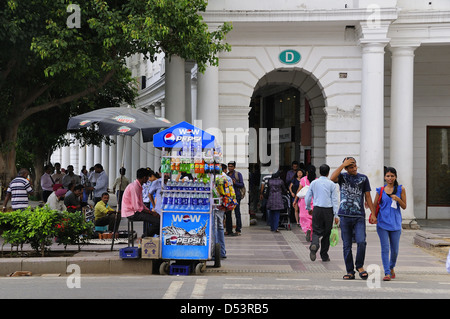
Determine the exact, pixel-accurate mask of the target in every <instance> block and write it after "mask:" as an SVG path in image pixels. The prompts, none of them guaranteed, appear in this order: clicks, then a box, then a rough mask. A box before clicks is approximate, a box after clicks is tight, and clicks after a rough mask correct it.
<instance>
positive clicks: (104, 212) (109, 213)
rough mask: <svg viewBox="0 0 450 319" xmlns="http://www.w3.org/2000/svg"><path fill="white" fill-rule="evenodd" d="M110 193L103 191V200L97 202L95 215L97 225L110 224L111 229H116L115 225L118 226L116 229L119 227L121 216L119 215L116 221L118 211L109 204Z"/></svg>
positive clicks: (109, 228)
mask: <svg viewBox="0 0 450 319" xmlns="http://www.w3.org/2000/svg"><path fill="white" fill-rule="evenodd" d="M108 201H109V194H108V193H103V194H102V197H101V200H100V201H99V202H98V203H97V204H95V210H94V216H95V222H94V224H95V226H106V225H108V230H109V231H114V225H115V226H116V229H115V231H116V232H117V230H118V229H119V225H120V217H119V216H117V219H118V220H117V221H116V214H117V213H116V211H115V210H114V209H112V208H111V207H110V206H109V205H108Z"/></svg>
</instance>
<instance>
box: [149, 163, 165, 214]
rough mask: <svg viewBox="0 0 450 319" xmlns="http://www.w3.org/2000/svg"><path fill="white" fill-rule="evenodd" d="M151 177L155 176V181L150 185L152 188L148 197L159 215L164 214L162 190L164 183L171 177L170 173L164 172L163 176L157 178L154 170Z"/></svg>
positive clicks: (153, 209) (154, 210)
mask: <svg viewBox="0 0 450 319" xmlns="http://www.w3.org/2000/svg"><path fill="white" fill-rule="evenodd" d="M150 178H151V179H152V178H153V183H152V185H151V186H150V190H149V192H148V197H149V199H150V203H151V204H152V207H153V208H152V211H153V212H156V213H158V214H159V215H161V214H162V195H161V190H162V186H163V183H164V184H167V181H168V180H169V178H170V174H169V173H163V176H162V177H161V178H158V179H156V174H155V173H154V172H152V174H151V176H150Z"/></svg>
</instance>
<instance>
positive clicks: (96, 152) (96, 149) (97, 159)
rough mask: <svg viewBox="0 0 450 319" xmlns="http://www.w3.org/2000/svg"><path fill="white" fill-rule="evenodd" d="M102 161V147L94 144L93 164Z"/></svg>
mask: <svg viewBox="0 0 450 319" xmlns="http://www.w3.org/2000/svg"><path fill="white" fill-rule="evenodd" d="M101 162H102V149H101V145H100V146H94V165H95V164H99V163H101Z"/></svg>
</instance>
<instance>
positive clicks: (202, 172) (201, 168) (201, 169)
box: [199, 159, 205, 174]
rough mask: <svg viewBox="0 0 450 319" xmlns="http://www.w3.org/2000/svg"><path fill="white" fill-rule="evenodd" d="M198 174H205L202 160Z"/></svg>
mask: <svg viewBox="0 0 450 319" xmlns="http://www.w3.org/2000/svg"><path fill="white" fill-rule="evenodd" d="M199 173H200V174H204V173H205V161H204V160H203V159H202V160H201V162H200V172H199Z"/></svg>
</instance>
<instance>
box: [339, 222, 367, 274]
mask: <svg viewBox="0 0 450 319" xmlns="http://www.w3.org/2000/svg"><path fill="white" fill-rule="evenodd" d="M340 224H341V237H342V245H343V252H344V262H345V268H346V269H347V273H348V274H354V273H355V268H356V269H359V268H362V267H363V266H364V259H365V257H366V245H367V243H366V220H365V218H364V217H346V216H340ZM353 234H354V235H355V239H356V259H355V263H353V254H352V244H353Z"/></svg>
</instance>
